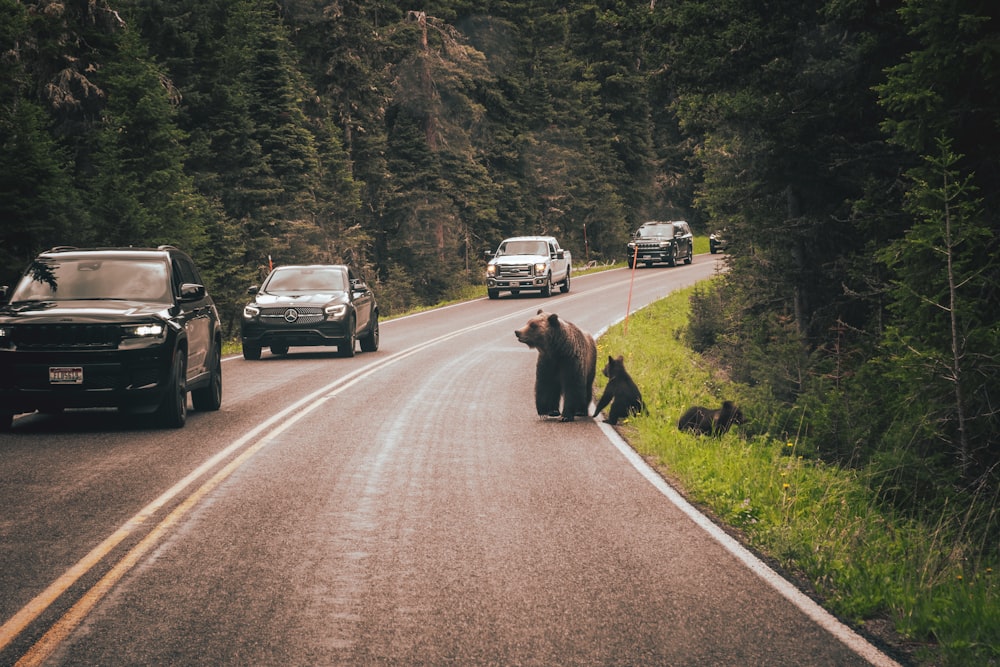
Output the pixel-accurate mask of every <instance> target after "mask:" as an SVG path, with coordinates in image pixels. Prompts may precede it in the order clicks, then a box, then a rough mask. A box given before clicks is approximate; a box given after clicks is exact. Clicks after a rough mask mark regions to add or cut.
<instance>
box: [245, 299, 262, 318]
mask: <svg viewBox="0 0 1000 667" xmlns="http://www.w3.org/2000/svg"><path fill="white" fill-rule="evenodd" d="M258 315H260V307H258V306H257V305H256V304H253V303H248V304H247V305H245V306H243V317H245V318H246V319H248V320H252V319H253V318H255V317H257V316H258Z"/></svg>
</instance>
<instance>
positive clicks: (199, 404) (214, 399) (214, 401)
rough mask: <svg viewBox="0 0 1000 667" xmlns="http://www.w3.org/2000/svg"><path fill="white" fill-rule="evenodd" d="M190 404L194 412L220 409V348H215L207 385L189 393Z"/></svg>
mask: <svg viewBox="0 0 1000 667" xmlns="http://www.w3.org/2000/svg"><path fill="white" fill-rule="evenodd" d="M191 403H193V404H194V409H195V410H206V411H211V410H218V409H219V408H220V407H222V348H221V347H219V346H216V348H215V363H214V364H213V365H212V376H211V377H210V378H209V380H208V385H206V386H204V387H201V388H199V389H195V390H194V391H192V392H191Z"/></svg>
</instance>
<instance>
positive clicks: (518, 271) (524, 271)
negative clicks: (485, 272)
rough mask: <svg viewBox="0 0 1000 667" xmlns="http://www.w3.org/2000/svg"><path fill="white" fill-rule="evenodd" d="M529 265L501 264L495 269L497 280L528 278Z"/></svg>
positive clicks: (529, 272) (529, 275)
mask: <svg viewBox="0 0 1000 667" xmlns="http://www.w3.org/2000/svg"><path fill="white" fill-rule="evenodd" d="M530 277H531V264H501V265H499V266H498V267H497V278H530Z"/></svg>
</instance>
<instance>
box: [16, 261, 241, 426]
mask: <svg viewBox="0 0 1000 667" xmlns="http://www.w3.org/2000/svg"><path fill="white" fill-rule="evenodd" d="M7 297H8V290H7V288H6V287H3V288H0V302H3V303H2V305H0V430H5V431H6V430H9V429H10V427H11V423H12V420H13V415H14V414H16V413H19V412H31V411H34V410H40V411H43V412H52V411H59V410H62V409H63V408H94V407H116V408H119V409H120V410H123V411H126V412H132V413H155V417H156V421H157V422H158V423H159V425H161V426H166V427H173V428H178V427H181V426H183V425H184V423H185V421H186V419H187V393H188V391H190V392H191V399H192V403H193V404H194V407H195V409H197V410H218V409H219V406H220V405H221V403H222V330H221V327H220V325H219V315H218V313H217V312H216V309H215V304H214V303H213V302H212V299H211V297H209V295H208V293H207V292H206V290H205V286H204V284H203V283H202V281H201V278H200V277H199V275H198V270H197V269H196V268H195V265H194V262H192V261H191V258H190V257H188V256H187V255H186V254H184V253H183V252H181V251H180V250H178V249H177V248H174V247H172V246H160V247H158V248H144V249H140V248H97V249H78V248H67V247H60V248H53V249H52V250H49V251H48V252H44V253H42V254H40V255H39V256H38V257H36V258H35V260H34V261H33V262H32V263H31V265H30V266H29V267H28V269H27V271H25V274H24V276H23V277H22V278H21V281H20V282H19V283H18V284H17V286H16V287H15V288H14V290H13V292H10V293H9V299H8V298H7Z"/></svg>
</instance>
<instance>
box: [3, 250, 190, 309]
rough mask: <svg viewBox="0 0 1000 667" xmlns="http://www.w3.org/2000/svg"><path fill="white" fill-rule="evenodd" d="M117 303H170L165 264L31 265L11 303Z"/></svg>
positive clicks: (102, 261)
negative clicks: (104, 300) (106, 300)
mask: <svg viewBox="0 0 1000 667" xmlns="http://www.w3.org/2000/svg"><path fill="white" fill-rule="evenodd" d="M77 299H118V300H122V301H155V302H162V303H170V302H171V301H172V298H171V294H170V276H169V274H168V272H167V265H166V263H165V262H162V261H153V260H147V261H143V260H137V259H116V258H102V259H94V258H93V257H87V258H85V259H74V258H59V259H42V260H37V261H35V262H33V263H32V264H31V266H30V267H29V268H28V271H27V273H26V274H25V276H24V278H22V279H21V282H20V283H19V284H18V286H17V289H15V290H14V294H13V295H12V297H11V301H71V300H77Z"/></svg>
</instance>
